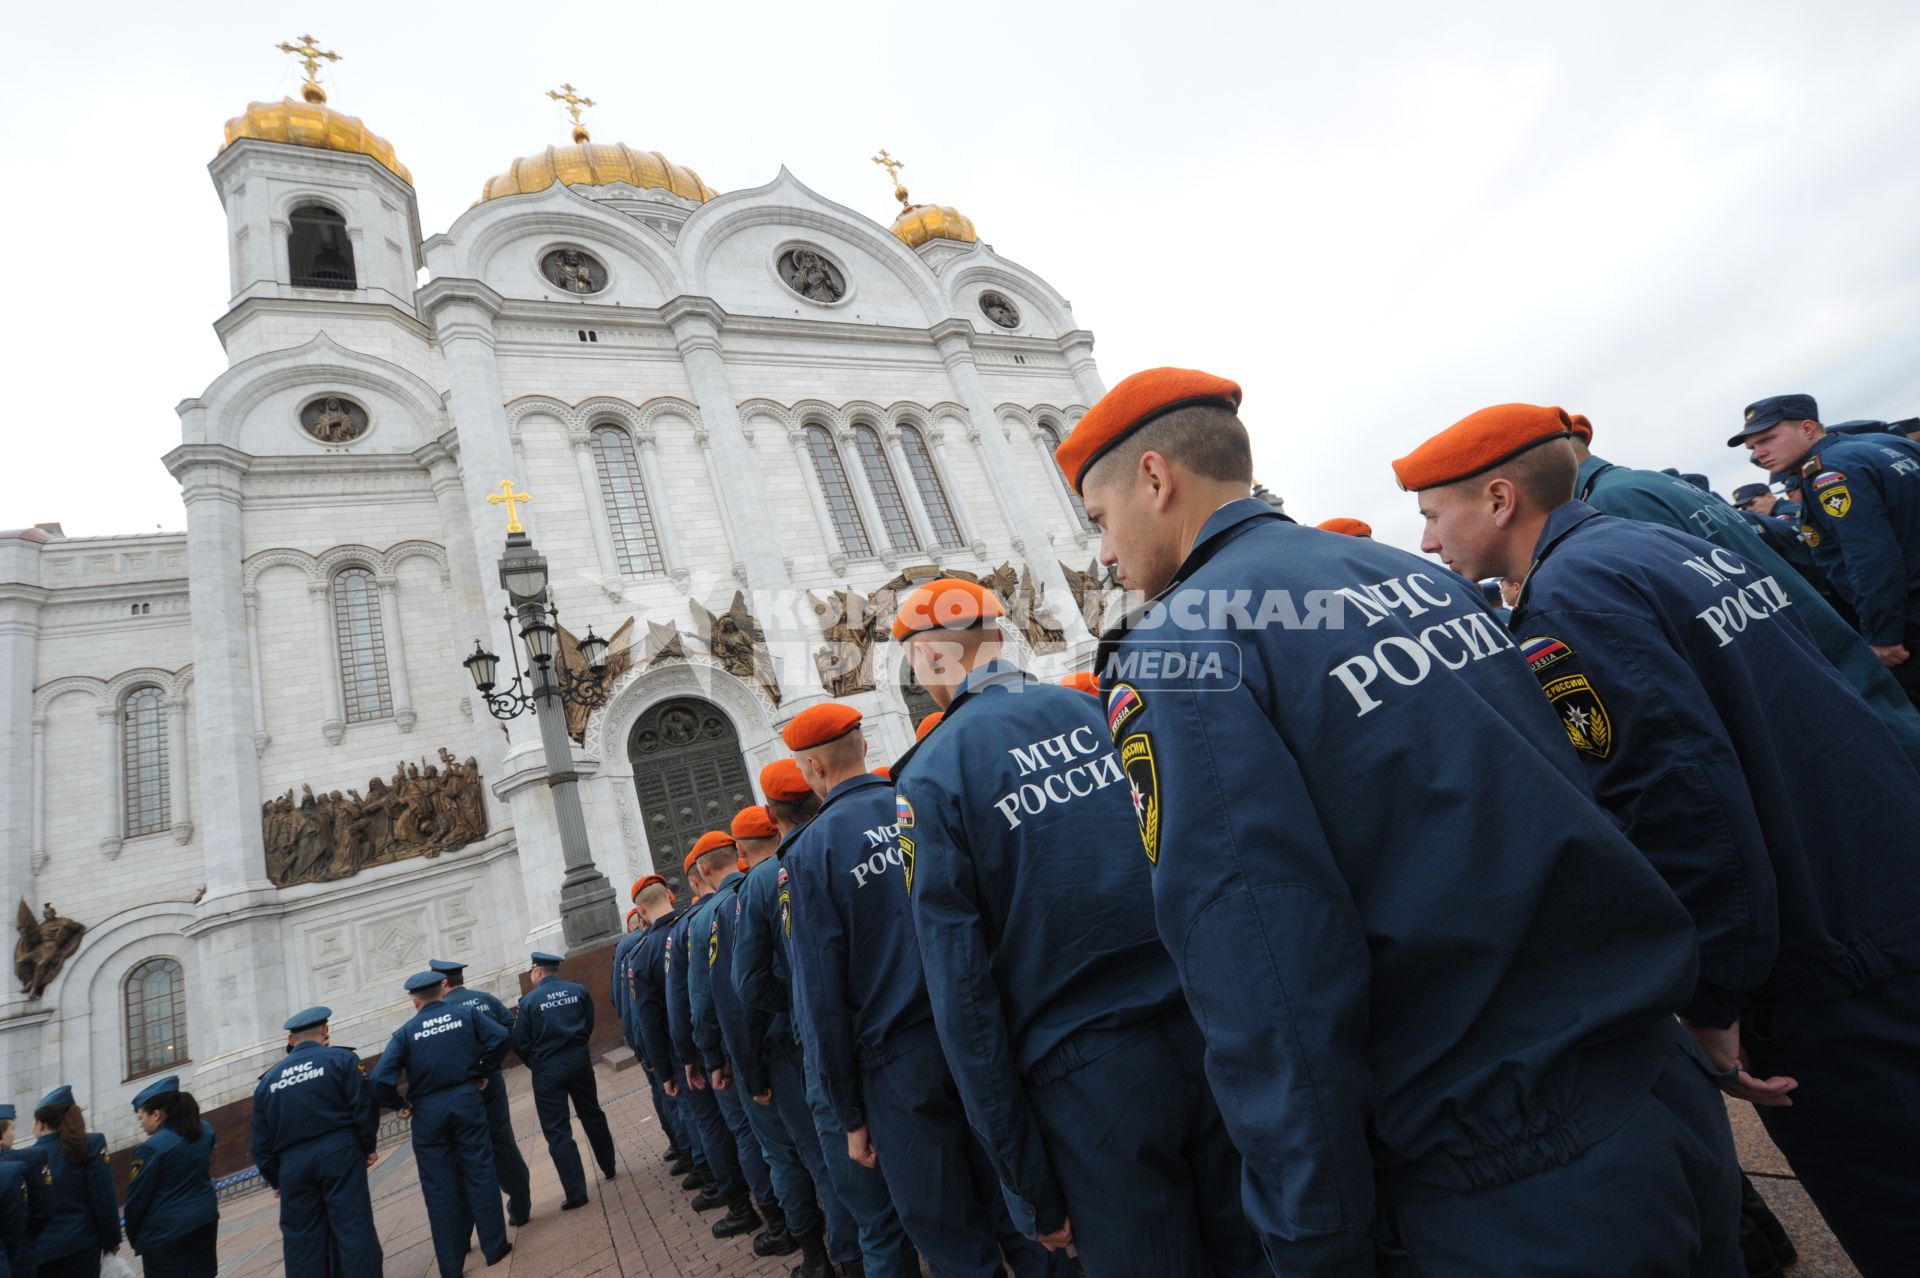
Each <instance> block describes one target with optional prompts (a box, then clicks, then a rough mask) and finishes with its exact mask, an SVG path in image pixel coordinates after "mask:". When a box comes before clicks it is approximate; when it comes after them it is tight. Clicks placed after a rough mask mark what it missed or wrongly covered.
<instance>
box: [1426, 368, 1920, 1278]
mask: <svg viewBox="0 0 1920 1278" xmlns="http://www.w3.org/2000/svg"><path fill="white" fill-rule="evenodd" d="M1560 426H1561V422H1560V419H1559V415H1558V411H1557V410H1555V409H1545V408H1533V407H1531V406H1527V405H1503V406H1502V407H1500V408H1498V409H1487V410H1484V411H1482V412H1480V413H1476V414H1474V415H1473V416H1471V417H1468V418H1466V419H1465V420H1463V421H1461V422H1459V423H1457V424H1456V425H1454V426H1453V427H1451V428H1450V429H1449V430H1447V431H1445V432H1443V433H1442V434H1440V435H1439V436H1436V437H1435V439H1434V440H1432V441H1430V442H1429V443H1428V444H1426V445H1423V449H1422V451H1425V450H1427V449H1435V448H1452V449H1454V450H1455V451H1456V452H1458V453H1460V454H1462V455H1463V456H1466V457H1472V456H1473V455H1474V453H1475V449H1476V448H1477V449H1479V450H1480V451H1482V452H1484V453H1486V454H1488V455H1501V454H1511V452H1512V449H1513V448H1514V447H1515V446H1516V443H1523V442H1525V441H1527V440H1533V441H1535V442H1534V443H1533V445H1532V447H1531V448H1530V449H1528V451H1526V452H1523V453H1520V454H1518V455H1517V456H1512V457H1511V459H1510V460H1507V461H1504V462H1502V463H1501V464H1500V465H1499V466H1497V467H1495V468H1494V469H1492V470H1490V471H1486V472H1484V473H1481V474H1478V475H1476V476H1474V477H1473V478H1472V479H1469V480H1467V481H1465V482H1458V483H1449V482H1448V474H1447V470H1448V469H1450V467H1449V468H1435V469H1434V470H1433V471H1432V472H1431V473H1430V474H1427V475H1426V476H1425V479H1426V480H1428V481H1431V482H1430V483H1425V484H1423V486H1425V487H1429V488H1431V489H1433V490H1435V491H1427V492H1423V493H1422V494H1421V508H1422V511H1423V512H1424V513H1425V514H1426V515H1427V517H1428V528H1429V533H1428V537H1427V542H1426V545H1425V547H1424V548H1425V549H1428V550H1432V551H1438V552H1439V553H1441V554H1444V555H1447V556H1448V557H1449V558H1452V559H1454V560H1455V562H1459V561H1460V559H1461V557H1462V556H1464V557H1465V559H1466V562H1467V563H1468V564H1471V565H1472V566H1473V567H1472V569H1471V570H1480V569H1485V570H1489V571H1500V570H1504V571H1507V572H1509V573H1520V572H1525V573H1526V577H1527V582H1526V588H1525V589H1524V591H1523V592H1522V593H1521V597H1520V605H1519V608H1518V609H1517V610H1516V614H1515V633H1516V634H1517V635H1519V636H1520V637H1521V645H1522V648H1523V650H1524V651H1525V652H1526V654H1527V655H1528V657H1529V658H1530V660H1531V661H1532V663H1533V667H1534V671H1535V673H1536V674H1537V676H1538V678H1539V680H1540V684H1541V686H1542V688H1544V689H1545V690H1546V693H1547V696H1548V698H1549V700H1551V702H1552V703H1553V706H1554V709H1555V711H1556V712H1557V713H1558V714H1559V716H1560V718H1561V719H1562V721H1563V723H1564V724H1565V725H1566V730H1567V735H1568V737H1569V739H1570V740H1572V742H1573V743H1574V745H1575V746H1576V747H1578V749H1579V751H1580V755H1581V759H1582V762H1583V763H1584V764H1585V766H1586V768H1587V771H1588V774H1589V776H1590V777H1591V778H1592V780H1593V784H1594V793H1595V795H1596V796H1597V797H1598V799H1599V801H1600V803H1601V805H1602V806H1603V807H1605V808H1606V809H1607V810H1608V811H1610V812H1612V813H1613V814H1614V816H1615V818H1616V819H1617V820H1618V821H1619V822H1620V824H1621V826H1622V828H1623V829H1624V830H1625V831H1626V833H1627V837H1628V838H1630V839H1631V840H1633V842H1634V844H1635V845H1636V846H1637V847H1638V848H1639V849H1640V850H1641V852H1642V853H1644V854H1645V856H1646V857H1647V859H1648V860H1649V861H1650V862H1651V863H1652V864H1653V866H1654V868H1656V869H1657V870H1659V871H1660V873H1661V875H1662V876H1663V877H1664V878H1665V879H1666V880H1667V882H1668V884H1669V885H1670V886H1671V887H1672V888H1673V890H1674V892H1675V893H1676V894H1677V895H1678V896H1679V897H1680V900H1681V902H1682V903H1683V904H1684V905H1686V906H1687V908H1688V910H1689V912H1690V913H1691V914H1692V915H1693V918H1694V923H1695V926H1696V928H1697V929H1698V934H1699V942H1698V943H1699V950H1700V975H1699V981H1698V983H1697V985H1696V986H1695V989H1694V991H1693V993H1692V996H1691V997H1690V998H1689V999H1688V1001H1687V1003H1686V1005H1685V1006H1684V1007H1683V1008H1682V1009H1681V1015H1682V1017H1683V1018H1684V1019H1685V1021H1686V1022H1687V1024H1688V1025H1689V1027H1690V1028H1691V1029H1692V1031H1693V1034H1694V1036H1695V1038H1696V1039H1698V1040H1699V1042H1700V1044H1701V1046H1702V1047H1703V1048H1704V1049H1705V1050H1706V1053H1707V1055H1708V1057H1709V1058H1710V1059H1711V1060H1713V1061H1714V1063H1715V1064H1716V1065H1717V1066H1719V1067H1720V1068H1721V1069H1722V1070H1723V1071H1724V1072H1725V1074H1726V1075H1727V1077H1726V1079H1725V1080H1724V1081H1723V1082H1722V1086H1723V1087H1724V1088H1725V1090H1727V1091H1728V1092H1729V1093H1731V1094H1732V1095H1734V1096H1738V1097H1742V1098H1744V1099H1746V1100H1750V1101H1753V1102H1754V1103H1755V1104H1756V1105H1758V1106H1760V1107H1761V1109H1760V1116H1761V1119H1762V1121H1764V1122H1765V1123H1766V1126H1767V1130H1768V1132H1769V1134H1770V1135H1772V1136H1773V1139H1774V1143H1775V1144H1777V1145H1779V1146H1780V1149H1781V1152H1782V1153H1784V1154H1785V1155H1786V1156H1787V1160H1788V1162H1789V1163H1791V1164H1792V1166H1793V1168H1794V1170H1795V1172H1796V1173H1797V1174H1798V1175H1799V1176H1800V1180H1801V1183H1802V1184H1803V1185H1804V1186H1805V1188H1806V1190H1807V1193H1808V1194H1809V1195H1810V1196H1811V1197H1812V1198H1813V1200H1814V1204H1815V1205H1816V1206H1818V1207H1819V1208H1820V1210H1821V1213H1822V1214H1823V1215H1824V1216H1825V1217H1826V1218H1827V1221H1828V1223H1829V1224H1830V1225H1832V1226H1833V1230H1834V1233H1835V1235H1836V1236H1837V1237H1838V1238H1839V1240H1840V1243H1841V1245H1842V1246H1844V1247H1845V1248H1846V1249H1847V1252H1848V1254H1849V1255H1850V1256H1852V1257H1853V1260H1854V1263H1855V1265H1857V1266H1858V1267H1859V1269H1860V1271H1861V1272H1862V1273H1863V1274H1865V1275H1868V1276H1869V1278H1874V1276H1876V1275H1880V1274H1888V1275H1891V1274H1895V1273H1901V1272H1907V1273H1911V1272H1912V1270H1913V1266H1914V1263H1915V1259H1916V1257H1920V1166H1916V1164H1915V1160H1914V1156H1915V1151H1916V1150H1920V861H1917V860H1916V859H1915V856H1914V847H1915V838H1916V831H1920V772H1916V771H1915V769H1914V767H1913V766H1912V765H1911V764H1910V763H1909V762H1908V761H1907V760H1906V758H1905V757H1904V756H1903V755H1902V754H1901V753H1900V751H1899V749H1898V747H1897V745H1896V744H1895V743H1894V741H1893V739H1892V737H1891V736H1890V735H1889V734H1888V733H1887V732H1886V730H1885V729H1884V727H1883V726H1882V725H1881V724H1880V723H1879V722H1878V721H1877V720H1876V719H1875V718H1874V716H1873V715H1872V714H1871V712H1870V711H1869V710H1868V707H1867V706H1866V705H1865V703H1864V702H1862V701H1861V700H1860V699H1859V698H1858V697H1857V696H1856V695H1854V694H1853V692H1852V690H1851V689H1849V688H1848V687H1847V686H1846V684H1845V682H1844V681H1843V680H1842V679H1841V678H1840V677H1839V676H1838V674H1837V673H1836V672H1835V671H1834V669H1833V667H1832V666H1831V665H1829V664H1828V663H1827V662H1826V661H1825V660H1824V659H1823V658H1822V657H1821V655H1820V653H1819V651H1818V650H1817V648H1816V647H1815V646H1814V644H1813V643H1812V641H1811V638H1810V636H1809V635H1808V633H1807V631H1806V629H1805V626H1804V624H1803V623H1804V621H1805V614H1804V611H1803V610H1802V609H1800V608H1798V607H1794V606H1792V604H1791V601H1790V600H1789V598H1788V596H1787V594H1786V592H1785V590H1784V589H1783V583H1782V582H1781V581H1780V579H1779V578H1780V576H1781V575H1782V574H1778V573H1769V572H1768V571H1767V570H1766V569H1765V568H1764V567H1762V566H1760V565H1756V564H1754V563H1751V562H1749V561H1747V560H1745V559H1742V558H1740V557H1739V556H1738V555H1735V554H1733V553H1731V552H1729V551H1728V550H1726V549H1724V548H1722V547H1719V546H1715V545H1712V544H1710V543H1707V542H1703V541H1701V540H1699V539H1697V538H1692V537H1688V536H1685V535H1684V534H1679V533H1674V532H1671V531H1669V530H1667V529H1663V528H1652V527H1649V526H1647V525H1643V524H1637V523H1633V522H1629V521H1624V520H1616V519H1609V518H1607V517H1606V516H1604V515H1601V514H1599V513H1598V512H1597V511H1595V510H1594V509H1593V508H1592V507H1590V506H1587V505H1586V504H1585V503H1583V502H1579V501H1574V500H1568V498H1569V496H1570V494H1571V493H1572V491H1573V471H1574V459H1573V454H1572V452H1571V450H1569V449H1568V448H1567V446H1566V445H1565V443H1564V442H1563V438H1562V436H1561V435H1560V434H1559V431H1560ZM1421 456H1422V452H1416V453H1415V454H1414V457H1413V458H1411V459H1409V461H1411V462H1414V463H1415V464H1416V465H1417V464H1418V459H1420V458H1421ZM1459 464H1460V463H1455V465H1459ZM1402 473H1403V476H1404V475H1405V474H1406V471H1405V470H1403V471H1402ZM1408 487H1410V488H1413V487H1416V485H1415V484H1414V483H1413V482H1411V481H1409V482H1408ZM1487 493H1492V494H1493V496H1494V497H1495V498H1496V499H1497V500H1498V501H1499V502H1502V503H1504V507H1503V509H1504V514H1505V518H1504V519H1503V520H1501V521H1499V522H1498V523H1496V522H1495V520H1494V519H1493V518H1492V516H1491V515H1490V513H1489V505H1490V503H1489V501H1488V500H1487V499H1486V494H1487ZM1808 745H1812V746H1814V747H1815V748H1812V749H1808V748H1805V747H1806V746H1808ZM1839 795H1845V801H1844V802H1836V801H1835V800H1836V796H1839ZM1749 1062H1751V1069H1750V1070H1749V1069H1747V1068H1746V1066H1747V1065H1748V1063H1749ZM1796 1079H1798V1080H1800V1081H1801V1086H1800V1087H1799V1088H1798V1089H1797V1090H1796V1088H1795V1082H1794V1080H1796Z"/></svg>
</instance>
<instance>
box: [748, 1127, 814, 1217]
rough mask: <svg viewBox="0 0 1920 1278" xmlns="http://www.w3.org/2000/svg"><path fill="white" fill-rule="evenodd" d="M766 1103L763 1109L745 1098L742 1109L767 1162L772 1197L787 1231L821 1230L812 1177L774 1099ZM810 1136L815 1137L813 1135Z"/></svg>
mask: <svg viewBox="0 0 1920 1278" xmlns="http://www.w3.org/2000/svg"><path fill="white" fill-rule="evenodd" d="M767 1099H768V1103H767V1104H765V1105H762V1104H761V1103H760V1102H759V1101H757V1100H755V1099H754V1098H753V1097H751V1096H746V1097H743V1098H742V1102H743V1103H742V1105H741V1108H742V1109H744V1110H745V1111H746V1113H747V1125H748V1126H749V1127H751V1128H752V1129H753V1136H754V1139H755V1140H756V1141H758V1142H759V1143H760V1153H761V1154H762V1155H763V1156H764V1157H765V1158H766V1160H767V1175H768V1176H769V1177H771V1178H772V1180H773V1195H774V1197H775V1198H777V1199H778V1200H779V1202H780V1210H781V1211H782V1212H783V1213H785V1215H786V1218H787V1228H788V1229H789V1230H791V1231H792V1232H794V1233H796V1234H807V1233H812V1232H813V1231H814V1230H816V1229H818V1228H820V1207H819V1204H818V1203H816V1202H815V1201H814V1197H813V1177H812V1176H810V1175H808V1174H807V1169H806V1165H805V1164H803V1163H802V1162H801V1161H800V1151H799V1149H797V1148H796V1147H795V1146H794V1143H793V1137H792V1135H791V1134H789V1133H788V1131H787V1125H786V1124H785V1123H783V1122H781V1121H780V1111H779V1110H777V1109H775V1108H774V1107H773V1105H772V1099H773V1098H772V1097H768V1098H767ZM807 1134H808V1135H809V1136H812V1135H813V1133H812V1132H811V1131H809V1132H808V1133H807Z"/></svg>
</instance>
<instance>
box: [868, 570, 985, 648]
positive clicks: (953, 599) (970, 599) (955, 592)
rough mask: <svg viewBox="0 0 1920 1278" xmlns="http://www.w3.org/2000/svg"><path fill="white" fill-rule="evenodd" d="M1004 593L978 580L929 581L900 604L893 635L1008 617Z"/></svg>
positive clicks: (967, 624)
mask: <svg viewBox="0 0 1920 1278" xmlns="http://www.w3.org/2000/svg"><path fill="white" fill-rule="evenodd" d="M1006 615H1007V606H1006V605H1005V604H1004V603H1002V602H1000V596H999V595H996V594H994V593H993V592H992V591H991V590H988V589H987V588H986V587H985V586H983V585H981V584H980V583H979V582H977V581H965V580H962V579H961V578H959V577H941V578H939V579H938V580H935V581H929V582H927V583H926V584H925V585H923V586H921V587H920V588H919V589H917V590H915V591H914V592H913V593H912V594H910V595H908V596H907V597H906V599H905V600H903V601H902V602H901V604H900V612H899V615H897V616H896V617H894V619H893V637H894V638H895V639H905V638H906V637H907V636H908V635H910V634H916V633H918V632H919V631H922V630H939V629H948V630H962V629H965V628H966V627H968V626H971V625H976V624H978V623H979V622H980V621H981V620H983V619H984V618H987V617H1004V616H1006Z"/></svg>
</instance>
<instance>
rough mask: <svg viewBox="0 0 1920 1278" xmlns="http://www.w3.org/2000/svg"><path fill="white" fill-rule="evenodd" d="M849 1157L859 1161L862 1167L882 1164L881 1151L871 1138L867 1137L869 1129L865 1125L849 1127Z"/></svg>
mask: <svg viewBox="0 0 1920 1278" xmlns="http://www.w3.org/2000/svg"><path fill="white" fill-rule="evenodd" d="M847 1157H848V1158H851V1159H852V1160H853V1161H854V1162H856V1163H859V1164H860V1165H861V1166H862V1167H878V1166H879V1165H880V1151H879V1150H877V1149H875V1148H874V1147H873V1142H872V1141H871V1140H868V1139H867V1129H866V1128H865V1127H851V1128H848V1129H847Z"/></svg>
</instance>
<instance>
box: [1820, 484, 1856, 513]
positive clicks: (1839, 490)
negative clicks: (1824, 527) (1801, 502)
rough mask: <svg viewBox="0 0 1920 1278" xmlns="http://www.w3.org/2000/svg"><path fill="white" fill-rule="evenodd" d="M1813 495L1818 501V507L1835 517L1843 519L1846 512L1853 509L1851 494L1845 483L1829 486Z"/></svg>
mask: <svg viewBox="0 0 1920 1278" xmlns="http://www.w3.org/2000/svg"><path fill="white" fill-rule="evenodd" d="M1814 497H1815V499H1816V500H1817V501H1818V502H1819V503H1820V509H1822V510H1824V511H1826V512H1827V513H1828V514H1829V515H1832V516H1833V517H1834V518H1835V519H1845V518H1846V517H1847V512H1848V511H1849V510H1852V509H1853V494H1852V493H1851V492H1850V491H1848V489H1847V486H1846V485H1845V484H1840V485H1839V486H1837V487H1834V488H1829V489H1827V490H1826V491H1825V492H1822V493H1815V494H1814Z"/></svg>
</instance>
